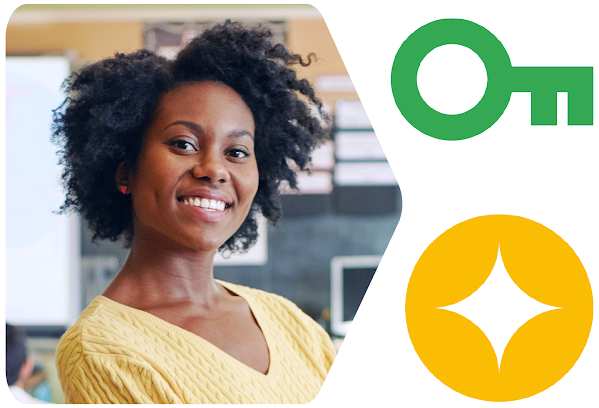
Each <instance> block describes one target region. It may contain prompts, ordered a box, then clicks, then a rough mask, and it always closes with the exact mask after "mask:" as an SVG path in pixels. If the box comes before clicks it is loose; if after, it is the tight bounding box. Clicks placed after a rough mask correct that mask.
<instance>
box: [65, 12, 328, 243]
mask: <svg viewBox="0 0 599 408" xmlns="http://www.w3.org/2000/svg"><path fill="white" fill-rule="evenodd" d="M271 39H272V34H271V32H270V30H269V29H268V28H266V27H262V26H259V27H256V28H247V27H245V26H243V25H241V24H239V23H231V22H230V21H227V22H226V23H225V24H222V25H216V26H215V27H213V28H212V29H209V30H207V31H204V32H203V33H202V34H201V35H199V36H198V37H196V38H194V39H193V40H192V41H191V42H190V43H189V44H188V45H187V46H186V47H185V48H184V49H183V50H182V51H181V52H180V53H179V54H178V56H177V58H176V59H175V60H174V61H168V60H166V59H165V58H162V57H160V56H157V55H155V54H154V53H152V52H150V51H147V50H140V51H137V52H135V53H132V54H128V55H124V54H116V55H115V56H114V58H110V59H106V60H102V61H99V62H97V63H95V64H93V65H90V66H88V67H85V68H83V69H82V70H81V71H80V72H77V73H73V74H72V75H71V76H70V77H69V78H67V80H65V83H64V84H63V89H64V91H65V94H66V95H67V97H66V99H65V101H64V102H63V103H62V105H61V106H60V107H59V108H57V109H56V110H55V111H54V123H53V141H54V143H56V144H58V145H59V146H60V147H61V151H60V152H59V155H60V157H61V159H60V163H61V164H63V165H64V171H63V174H62V179H63V185H64V187H65V189H66V192H67V193H66V199H65V202H64V204H63V205H62V206H61V207H60V212H61V213H64V212H66V211H69V210H71V211H77V212H79V213H80V214H81V216H82V217H83V218H84V219H86V220H87V221H88V223H89V226H90V228H91V229H92V231H93V232H94V235H93V240H94V241H95V240H97V239H110V240H111V241H116V240H118V239H120V238H124V239H125V240H124V241H125V242H124V243H125V246H130V244H131V242H132V239H133V233H134V231H133V212H132V203H131V197H130V196H129V195H123V194H121V193H120V192H119V191H118V190H117V189H116V188H115V187H116V186H115V174H116V171H117V167H118V166H119V164H120V163H122V162H126V163H128V164H129V165H131V166H133V168H135V166H136V164H137V159H138V157H139V153H140V151H141V147H142V143H143V139H144V135H145V133H146V131H147V129H148V127H149V125H150V123H151V122H152V120H153V117H154V113H155V111H156V109H157V107H158V103H159V101H160V98H161V97H162V95H164V94H165V93H166V92H168V91H169V90H172V89H174V88H175V87H177V86H181V85H184V84H185V83H188V82H191V81H205V80H208V81H218V82H221V83H224V84H226V85H227V86H229V87H230V88H232V89H233V90H235V91H236V92H237V93H238V94H239V95H240V96H241V97H242V99H243V100H244V101H245V103H246V104H247V106H248V107H249V108H250V110H251V112H252V114H253V116H254V122H255V126H256V127H255V154H256V159H257V162H258V170H259V187H258V192H257V194H256V197H255V198H254V202H253V205H252V208H251V209H250V212H249V214H248V216H247V218H246V219H245V221H244V222H243V224H242V225H241V227H240V228H239V230H237V232H236V233H235V234H234V235H233V236H231V237H230V238H229V239H228V240H227V241H226V242H225V243H224V244H223V245H222V246H221V248H220V250H221V251H231V252H233V251H246V250H247V249H248V248H249V247H250V246H251V245H253V244H254V243H255V242H256V239H257V237H258V232H257V222H256V215H257V214H258V213H262V214H263V215H264V217H266V218H267V219H268V220H269V221H270V222H271V223H273V224H276V222H277V221H278V220H279V218H280V217H281V215H282V211H281V205H280V197H279V194H280V193H279V190H280V188H279V187H280V185H281V183H282V182H286V183H288V185H289V186H290V187H291V188H297V180H296V173H295V172H294V171H293V170H292V169H291V168H290V167H289V163H290V161H293V162H295V163H296V164H297V166H298V167H299V168H300V169H301V170H306V165H307V164H308V163H309V161H310V155H311V153H312V151H313V150H314V149H315V148H316V147H317V146H318V145H319V144H320V142H321V141H322V140H324V139H325V138H326V137H327V136H328V133H329V129H328V127H327V126H325V125H324V124H325V123H327V122H328V119H329V118H328V115H327V114H326V113H325V112H324V111H323V108H322V103H321V102H320V100H319V99H318V98H317V97H316V96H315V94H314V90H313V89H312V87H311V86H310V84H309V83H308V81H307V80H305V79H298V78H297V76H296V73H295V71H294V70H293V69H292V67H293V65H295V64H300V65H302V66H307V65H309V64H310V62H311V58H312V55H309V56H308V60H307V61H304V60H302V58H301V57H300V56H299V55H297V54H291V53H290V52H289V51H288V50H287V49H286V48H285V47H284V46H283V45H281V44H274V45H273V44H272V43H271Z"/></svg>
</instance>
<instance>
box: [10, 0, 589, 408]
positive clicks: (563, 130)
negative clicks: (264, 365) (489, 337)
mask: <svg viewBox="0 0 599 408" xmlns="http://www.w3.org/2000/svg"><path fill="white" fill-rule="evenodd" d="M282 2H284V1H277V3H282ZM596 3H597V2H596V1H593V0H588V1H573V0H570V1H567V2H557V1H547V0H546V1H526V0H519V1H501V2H498V1H416V0H410V1H395V2H383V1H373V0H369V1H367V2H349V1H346V2H328V1H314V2H313V3H312V4H313V5H314V6H316V7H317V8H318V9H319V11H320V12H321V13H322V15H323V17H324V19H325V21H326V22H327V25H328V27H329V30H330V32H331V35H332V36H333V38H334V40H335V43H336V44H337V47H338V49H339V52H340V54H341V56H342V58H343V60H344V62H345V65H346V67H347V69H348V71H349V74H350V76H351V78H352V81H353V83H354V85H355V87H356V89H357V91H358V94H359V96H360V98H361V100H362V102H363V103H364V105H365V107H366V110H367V113H368V115H369V117H370V121H371V123H372V125H373V127H374V130H375V131H376V134H377V135H378V137H379V139H380V142H381V145H382V147H383V149H384V150H385V152H386V154H387V158H388V160H389V162H390V164H391V166H392V169H393V171H394V173H395V175H396V178H397V180H398V183H399V186H400V188H401V190H402V194H403V200H404V202H403V214H402V217H401V220H400V222H399V225H398V228H397V230H396V233H395V235H394V236H393V238H392V240H391V242H390V245H389V248H388V249H387V252H386V253H385V256H384V258H383V260H382V263H381V265H380V268H379V270H378V272H377V274H376V276H375V278H374V280H373V282H372V284H371V286H370V289H369V291H368V293H367V294H366V297H365V299H364V301H363V304H362V306H361V308H360V311H359V312H358V315H357V317H356V320H355V321H354V323H353V326H352V329H351V331H350V333H349V335H348V337H347V338H346V340H345V342H344V344H343V347H342V349H341V351H340V353H339V355H338V357H337V359H336V361H335V364H334V365H333V367H332V369H331V372H330V375H329V377H328V378H327V380H326V382H325V385H324V387H323V389H322V392H321V394H320V395H319V396H318V397H317V399H316V400H315V401H314V402H313V403H312V405H314V406H322V407H328V406H336V407H337V406H339V407H341V406H361V405H366V404H367V405H368V406H377V407H378V406H402V407H410V408H411V407H440V406H443V407H472V406H474V407H479V406H489V405H491V404H493V403H488V402H482V401H478V400H474V399H471V398H468V397H465V396H463V395H461V394H459V393H456V392H454V391H452V390H451V389H449V388H448V387H446V386H445V385H443V384H442V383H441V382H439V381H438V380H437V379H436V378H435V377H434V376H433V375H432V374H431V373H430V372H429V371H428V370H427V369H426V367H425V366H424V365H423V364H422V363H421V361H420V360H419V358H418V356H417V354H416V353H415V351H414V348H413V347H412V344H411V342H410V339H409V336H408V332H407V328H406V324H405V315H404V303H405V292H406V288H407V284H408V280H409V278H410V274H411V272H412V270H413V268H414V265H415V264H416V262H417V261H418V258H419V257H420V255H421V254H422V252H423V251H424V250H425V249H426V247H427V246H428V245H429V244H430V243H431V242H432V241H433V240H434V239H435V238H436V237H437V236H439V235H440V234H441V233H443V232H444V231H445V230H447V229H448V228H450V227H452V226H453V225H455V224H457V223H459V222H461V221H464V220H467V219H470V218H473V217H476V216H479V215H488V214H512V215H519V216H523V217H527V218H529V219H532V220H534V221H537V222H540V223H542V224H543V225H545V226H546V227H548V228H550V229H552V230H553V231H555V232H556V233H557V234H559V235H560V236H561V237H562V238H563V239H564V240H565V241H566V242H568V244H570V246H571V247H572V248H573V249H574V250H575V251H576V253H577V254H578V256H579V258H580V259H581V261H582V263H583V265H584V266H585V268H586V270H587V273H588V274H589V278H590V281H591V285H592V286H593V287H594V288H595V289H596V288H597V287H598V285H599V282H598V280H599V272H598V271H597V270H598V267H599V234H597V231H598V230H599V216H598V211H599V194H598V193H597V191H598V188H599V183H598V182H597V175H598V174H599V172H598V170H599V169H598V167H599V161H598V160H597V159H596V156H597V154H599V141H598V139H599V132H598V130H597V129H598V128H597V125H595V126H578V127H576V126H567V125H566V116H565V104H564V99H563V98H560V100H559V104H558V110H559V111H558V126H534V127H533V126H531V125H530V97H529V95H528V94H513V96H512V99H511V101H510V104H509V106H508V107H507V109H506V111H505V113H504V114H503V116H502V117H501V118H500V119H499V121H498V122H497V123H496V124H495V125H494V126H492V127H491V128H490V129H489V130H487V131H486V132H484V133H483V134H481V135H479V136H476V137H474V138H472V139H468V140H464V141H456V142H446V141H441V140H437V139H433V138H431V137H428V136H425V135H423V134H421V133H420V132H419V131H417V130H415V129H414V128H412V127H411V125H409V123H407V121H406V120H405V119H404V118H403V117H402V116H401V114H400V112H399V110H398V109H397V108H396V106H395V103H394V100H393V95H392V93H391V87H390V72H391V66H392V63H393V59H394V57H395V53H396V52H397V49H398V48H399V47H400V45H401V43H402V42H403V41H404V40H405V39H406V38H407V37H408V36H409V35H410V34H411V33H412V32H413V31H414V30H416V29H418V28H419V27H420V26H422V25H424V24H426V23H429V22H431V21H434V20H437V19H441V18H462V19H468V20H471V21H473V22H476V23H477V24H479V25H482V26H483V27H485V28H486V29H488V30H489V31H491V32H492V33H493V34H494V35H495V36H496V37H497V38H498V39H499V40H500V41H501V42H502V44H503V46H504V47H505V48H506V50H507V52H508V54H509V55H510V58H511V61H512V65H514V66H593V67H595V71H597V67H599V24H598V22H597V18H598V16H599V13H598V11H597V10H596V7H595V5H596ZM15 7H16V5H14V6H13V7H12V8H11V9H10V10H9V11H8V14H10V12H12V10H13V9H14V8H15ZM4 17H5V21H6V20H8V15H6V16H4ZM595 74H596V72H595ZM597 82H598V81H597V79H595V83H597ZM596 88H597V87H595V97H594V101H595V115H594V116H595V121H597V114H596V111H597V105H599V103H598V102H597V100H598V97H597V94H598V92H597V89H596ZM2 171H4V170H2ZM2 213H3V211H2ZM2 248H4V245H2ZM595 332H596V330H594V331H592V332H591V336H590V338H589V341H588V344H587V347H586V349H585V351H584V352H583V354H582V356H581V357H580V359H579V361H578V362H577V363H576V365H575V366H574V367H573V368H572V369H571V370H570V372H569V373H568V374H567V375H566V376H565V377H564V378H562V380H560V381H559V382H558V383H557V384H556V385H554V386H553V387H551V388H549V389H548V390H546V391H544V392H542V393H540V394H538V395H536V396H533V397H531V398H528V399H525V400H521V401H516V402H508V403H501V404H502V405H509V406H518V407H564V406H572V407H596V406H598V404H599V395H598V391H597V389H599V387H598V384H599V370H597V365H598V364H599V349H598V346H599V345H598V338H597V335H596V333H595ZM494 406H496V404H495V405H494Z"/></svg>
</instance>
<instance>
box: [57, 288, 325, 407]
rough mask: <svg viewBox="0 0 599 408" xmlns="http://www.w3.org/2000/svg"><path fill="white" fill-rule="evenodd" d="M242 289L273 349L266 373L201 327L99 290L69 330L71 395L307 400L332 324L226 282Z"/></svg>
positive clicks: (319, 378) (321, 370) (65, 358)
mask: <svg viewBox="0 0 599 408" xmlns="http://www.w3.org/2000/svg"><path fill="white" fill-rule="evenodd" d="M220 283H221V284H223V286H225V287H226V288H227V289H229V290H230V291H232V292H234V293H236V294H238V295H239V296H241V297H243V298H244V299H245V300H246V301H247V302H248V304H249V306H250V309H251V310H252V312H253V314H254V316H255V318H256V321H257V322H258V324H259V326H260V328H261V329H262V332H263V334H264V337H265V339H266V343H267V345H268V350H269V353H270V368H269V370H268V373H267V374H266V375H265V374H262V373H259V372H258V371H255V370H254V369H252V368H250V367H248V366H246V365H245V364H243V363H241V362H239V361H238V360H236V359H234V358H233V357H231V356H229V355H228V354H226V353H224V352H223V351H222V350H220V349H219V348H217V347H216V346H214V345H212V344H210V343H209V342H207V341H206V340H204V339H202V338H201V337H199V336H196V335H195V334H193V333H191V332H188V331H186V330H183V329H181V328H180V327H177V326H174V325H172V324H170V323H168V322H166V321H164V320H161V319H159V318H157V317H155V316H153V315H151V314H149V313H146V312H143V311H141V310H138V309H134V308H131V307H128V306H125V305H122V304H120V303H117V302H114V301H112V300H110V299H108V298H106V297H103V296H98V297H97V298H96V299H94V301H93V302H92V303H91V304H90V305H89V306H88V307H87V308H86V309H85V310H84V311H83V313H82V314H81V316H80V317H79V319H78V320H77V322H76V323H75V325H74V326H73V327H71V328H69V330H67V332H66V333H65V334H64V335H63V336H62V339H61V341H60V344H59V346H58V351H57V359H56V363H57V366H58V373H59V377H60V381H61V384H62V388H63V391H64V393H65V397H66V401H67V402H68V403H172V404H180V403H183V404H185V403H189V404H197V403H305V402H309V401H311V400H312V399H314V397H316V395H317V394H318V391H319V390H320V387H321V386H322V383H323V382H324V379H325V376H326V375H327V373H328V371H329V368H330V367H331V364H332V362H333V359H334V356H335V352H334V349H333V346H332V344H331V341H330V339H329V337H328V335H327V334H326V332H325V331H324V330H323V329H322V328H321V327H320V326H319V325H318V324H317V323H316V322H314V321H313V320H312V319H310V318H309V317H308V316H307V315H305V314H304V313H303V312H302V311H301V310H300V309H299V308H298V307H297V306H295V305H294V304H293V303H291V302H290V301H288V300H287V299H284V298H282V297H280V296H277V295H273V294H270V293H266V292H263V291H260V290H256V289H250V288H246V287H243V286H238V285H233V284H231V283H225V282H220Z"/></svg>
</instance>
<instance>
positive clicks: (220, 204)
mask: <svg viewBox="0 0 599 408" xmlns="http://www.w3.org/2000/svg"><path fill="white" fill-rule="evenodd" d="M179 201H180V202H181V203H183V204H185V205H189V206H192V207H201V208H203V209H205V210H208V211H224V210H225V208H227V207H229V206H230V205H228V204H227V203H225V202H224V201H220V200H214V199H209V198H203V197H181V198H179Z"/></svg>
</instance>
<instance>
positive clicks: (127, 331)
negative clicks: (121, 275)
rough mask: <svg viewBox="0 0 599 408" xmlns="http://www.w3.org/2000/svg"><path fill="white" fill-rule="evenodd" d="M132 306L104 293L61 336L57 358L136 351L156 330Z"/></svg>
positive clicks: (111, 354)
mask: <svg viewBox="0 0 599 408" xmlns="http://www.w3.org/2000/svg"><path fill="white" fill-rule="evenodd" d="M129 309H131V308H128V307H127V306H124V305H120V304H119V303H117V302H114V301H112V300H110V299H108V298H106V297H104V296H98V297H97V298H95V299H94V300H93V301H92V302H91V303H90V305H89V306H88V307H87V308H86V309H85V310H84V311H83V312H82V313H81V315H80V316H79V318H78V319H77V321H76V322H75V324H74V325H73V326H71V327H69V329H68V330H67V331H66V332H65V333H64V334H63V336H62V337H61V339H60V342H59V345H58V349H57V362H60V361H61V360H62V359H68V360H71V361H73V360H74V357H73V356H78V357H79V358H84V357H85V356H89V355H102V354H104V355H110V356H119V355H120V356H123V357H132V356H135V355H137V354H138V353H139V351H141V350H143V344H144V343H147V342H146V341H145V338H146V337H148V335H150V334H151V333H152V331H153V330H152V324H151V321H147V320H148V319H144V318H143V316H141V315H137V314H136V313H135V310H134V309H131V310H129ZM138 312H141V311H138ZM141 313H143V312H141Z"/></svg>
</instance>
